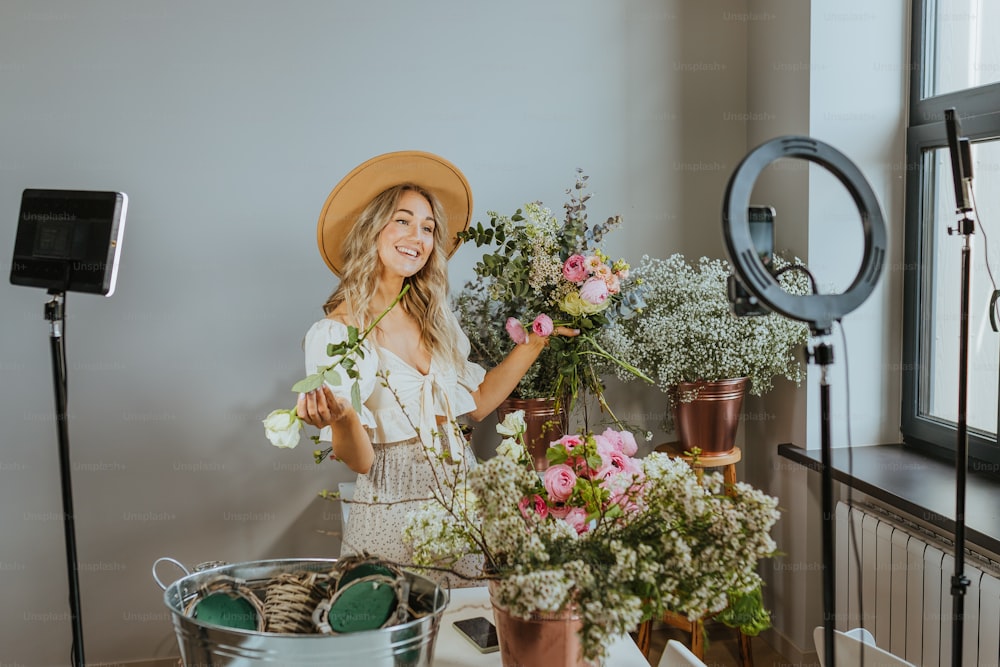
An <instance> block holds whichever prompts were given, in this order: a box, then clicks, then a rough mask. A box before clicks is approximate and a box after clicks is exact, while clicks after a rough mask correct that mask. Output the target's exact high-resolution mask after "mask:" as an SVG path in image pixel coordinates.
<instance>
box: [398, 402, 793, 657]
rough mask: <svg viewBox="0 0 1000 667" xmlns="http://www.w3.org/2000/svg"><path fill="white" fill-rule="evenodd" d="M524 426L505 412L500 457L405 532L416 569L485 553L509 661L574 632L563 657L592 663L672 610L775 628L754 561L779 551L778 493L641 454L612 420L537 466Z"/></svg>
mask: <svg viewBox="0 0 1000 667" xmlns="http://www.w3.org/2000/svg"><path fill="white" fill-rule="evenodd" d="M524 426H525V425H524V421H523V418H522V416H521V415H520V413H513V414H511V415H510V416H509V417H508V418H507V419H506V420H504V422H503V423H502V424H500V425H499V426H498V427H497V431H498V432H499V433H501V434H502V435H505V436H507V437H505V438H504V440H503V441H502V442H501V445H500V447H499V448H498V455H497V456H495V457H493V458H491V459H489V460H488V461H486V462H485V463H482V464H480V465H479V466H478V467H476V468H474V469H473V470H472V471H471V472H469V474H468V476H467V477H466V478H459V477H455V478H449V480H447V481H448V483H447V484H446V485H445V486H446V488H438V489H436V490H434V491H433V495H434V499H432V500H430V501H428V502H427V503H425V504H424V506H423V507H422V508H421V509H420V510H418V511H417V512H414V513H413V514H411V515H410V519H409V523H408V525H407V528H406V529H405V534H404V539H405V540H406V541H407V542H409V543H410V544H411V545H412V547H413V554H414V561H415V564H416V565H418V566H422V567H425V568H429V569H439V570H446V571H447V570H449V569H450V568H452V566H453V565H454V563H456V562H457V561H459V560H461V559H463V558H466V557H468V556H469V555H478V556H479V557H481V558H482V559H483V562H484V574H483V576H482V579H485V580H486V581H487V582H489V586H490V591H491V597H492V600H493V606H494V610H495V616H496V618H497V626H498V631H499V635H500V648H501V653H502V655H503V660H504V664H505V665H508V664H524V665H536V664H540V663H539V661H538V660H537V656H538V654H539V653H544V652H545V649H546V648H547V649H549V650H551V647H552V645H553V644H560V645H573V643H574V642H577V644H576V645H577V647H578V650H575V651H568V653H569V654H570V657H571V660H570V662H568V663H559V667H563V665H564V664H572V665H589V664H593V663H592V661H595V660H597V659H599V658H600V657H601V656H602V655H603V654H604V653H605V651H606V649H607V646H608V645H609V643H610V640H611V639H612V638H613V637H614V636H616V635H622V634H625V633H627V632H629V631H632V630H634V629H635V628H636V627H637V626H638V624H639V623H640V622H642V621H645V620H648V619H650V618H656V617H659V614H661V613H662V612H663V611H664V610H666V609H670V610H672V611H675V612H677V613H681V614H684V615H685V616H687V617H688V618H689V619H690V620H696V619H701V618H705V617H707V616H711V615H715V614H717V613H719V612H720V611H722V610H724V609H727V608H735V609H738V610H739V612H740V613H739V614H738V616H735V617H733V619H730V620H731V621H732V622H733V623H734V625H736V626H738V627H741V628H742V629H745V630H747V631H749V632H752V633H753V634H756V632H758V631H759V630H760V629H762V628H763V627H767V625H768V619H769V615H768V614H767V612H766V611H765V610H764V609H763V606H762V602H761V598H760V597H759V595H756V593H757V592H758V591H759V588H760V585H761V578H760V576H759V574H758V571H757V570H758V564H759V561H760V559H762V558H765V557H769V556H771V555H773V554H774V552H775V548H776V545H775V543H774V541H773V540H772V539H771V537H770V530H771V527H772V526H773V525H774V523H775V521H776V520H777V519H778V516H779V514H778V511H777V499H775V498H773V497H771V496H768V495H766V494H764V493H762V492H761V491H759V490H757V489H755V488H753V487H752V486H750V485H748V484H745V483H742V482H739V483H736V484H735V485H732V486H730V487H727V488H725V489H724V487H723V481H722V477H721V476H720V475H718V474H707V475H704V477H703V478H702V479H701V480H700V481H699V478H698V476H697V474H696V473H695V471H694V470H693V469H692V468H691V467H690V466H689V465H688V464H687V463H685V462H684V461H683V460H681V459H676V458H671V457H669V456H667V455H666V454H662V453H660V452H653V453H651V454H649V455H648V456H646V457H644V458H642V459H636V458H634V455H635V453H636V449H637V447H636V441H635V438H634V437H633V436H632V434H631V433H629V432H628V431H616V430H614V429H611V428H608V429H607V430H605V431H604V432H603V433H599V434H598V433H582V434H569V435H565V436H563V437H562V438H560V439H559V440H558V441H556V442H553V443H552V446H551V447H550V448H549V450H548V457H549V461H550V463H551V464H552V465H551V466H550V467H549V468H548V469H547V470H546V471H545V473H544V474H539V473H537V472H536V471H535V470H534V469H533V467H532V464H531V458H530V456H529V455H528V454H527V453H526V451H525V447H524V440H523V434H524ZM549 621H551V624H550V623H549ZM522 624H528V625H530V626H531V628H532V631H531V632H527V631H523V628H524V627H527V626H525V625H522ZM519 628H520V629H521V631H519ZM574 656H575V658H576V659H572V658H573V657H574ZM548 665H549V667H557V666H556V665H555V664H552V663H548Z"/></svg>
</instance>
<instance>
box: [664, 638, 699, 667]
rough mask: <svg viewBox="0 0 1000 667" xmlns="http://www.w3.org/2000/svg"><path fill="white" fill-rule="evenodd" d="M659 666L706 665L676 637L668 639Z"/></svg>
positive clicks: (683, 666)
mask: <svg viewBox="0 0 1000 667" xmlns="http://www.w3.org/2000/svg"><path fill="white" fill-rule="evenodd" d="M656 664H657V667H706V665H705V663H704V662H702V661H701V660H699V659H698V656H696V655H695V654H694V653H692V652H691V651H690V649H688V647H687V646H685V645H684V644H682V643H680V642H679V641H677V640H676V639H669V640H667V645H666V646H665V647H664V648H663V655H661V656H660V661H659V662H658V663H656Z"/></svg>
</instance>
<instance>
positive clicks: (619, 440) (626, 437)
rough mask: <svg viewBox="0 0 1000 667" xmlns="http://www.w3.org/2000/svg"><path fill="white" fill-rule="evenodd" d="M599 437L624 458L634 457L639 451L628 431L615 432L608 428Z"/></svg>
mask: <svg viewBox="0 0 1000 667" xmlns="http://www.w3.org/2000/svg"><path fill="white" fill-rule="evenodd" d="M601 435H602V436H604V437H605V438H607V440H608V441H609V442H610V443H611V444H613V445H614V446H615V448H616V449H618V451H620V452H621V453H623V454H624V455H625V456H635V453H636V452H637V451H639V446H638V445H636V444H635V436H634V435H632V433H631V432H629V431H615V430H612V429H611V428H608V429H605V431H604V433H602V434H601Z"/></svg>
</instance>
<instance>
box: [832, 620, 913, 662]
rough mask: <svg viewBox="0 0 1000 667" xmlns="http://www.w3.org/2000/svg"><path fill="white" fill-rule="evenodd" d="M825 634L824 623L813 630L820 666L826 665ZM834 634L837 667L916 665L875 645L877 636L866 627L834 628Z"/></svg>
mask: <svg viewBox="0 0 1000 667" xmlns="http://www.w3.org/2000/svg"><path fill="white" fill-rule="evenodd" d="M824 634H825V633H824V631H823V626H822V625H819V626H816V629H814V630H813V642H815V644H816V653H817V654H818V656H819V664H820V667H826V665H825V664H824V663H825V662H826V655H825V653H824V646H825V643H824V642H825V637H824ZM833 636H834V640H833V659H834V660H836V661H837V664H836V667H859V665H862V664H863V665H864V667H916V665H914V664H913V663H912V662H907V661H906V660H903V659H902V658H900V657H899V656H896V655H893V654H892V653H889V652H888V651H886V650H883V649H880V648H879V647H878V646H875V637H873V636H872V633H870V632H868V631H867V630H865V629H864V628H854V629H853V630H849V631H847V632H841V631H840V630H834V631H833Z"/></svg>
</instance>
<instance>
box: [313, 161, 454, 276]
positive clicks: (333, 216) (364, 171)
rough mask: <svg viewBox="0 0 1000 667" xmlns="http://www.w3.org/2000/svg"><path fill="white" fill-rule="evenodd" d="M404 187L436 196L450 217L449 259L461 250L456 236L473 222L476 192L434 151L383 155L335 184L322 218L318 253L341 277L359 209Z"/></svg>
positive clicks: (324, 206)
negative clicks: (409, 185)
mask: <svg viewBox="0 0 1000 667" xmlns="http://www.w3.org/2000/svg"><path fill="white" fill-rule="evenodd" d="M400 183H414V184H416V185H419V186H421V187H423V188H425V189H426V190H427V191H428V192H430V193H432V194H433V195H434V196H435V197H437V199H438V201H439V202H440V203H441V207H442V208H443V209H444V212H445V214H446V216H447V219H448V230H447V232H446V233H445V243H444V251H445V254H446V255H447V256H448V257H451V256H452V255H453V254H454V252H455V250H457V249H458V245H459V242H458V239H457V238H455V235H456V234H457V233H458V232H459V231H461V230H463V229H466V228H468V226H469V221H470V219H471V218H472V189H471V188H470V187H469V182H468V181H467V180H465V176H464V175H462V172H461V171H459V170H458V167H456V166H455V165H453V164H452V163H451V162H448V161H447V160H445V159H444V158H442V157H440V156H437V155H434V154H433V153H425V152H423V151H397V152H395V153H385V154H384V155H378V156H376V157H373V158H371V159H370V160H367V161H365V162H363V163H361V164H360V165H358V166H357V167H355V168H354V169H353V170H352V171H351V173H349V174H348V175H347V176H345V177H344V178H343V180H341V181H340V183H337V186H336V187H335V188H333V191H332V192H331V193H330V196H329V197H327V198H326V203H325V204H324V205H323V212H322V213H320V215H319V228H318V229H317V240H318V243H319V252H320V254H321V255H322V256H323V260H324V261H326V264H327V266H329V267H330V270H331V271H333V272H334V273H335V274H337V276H341V271H342V269H343V266H344V256H343V245H344V239H345V238H347V234H348V233H349V232H350V231H351V228H352V227H353V226H354V223H355V222H357V220H358V217H359V216H360V215H361V211H362V210H364V208H365V206H367V205H368V204H369V202H371V200H372V199H374V198H375V197H376V196H377V195H379V194H381V193H382V192H384V191H386V190H388V189H389V188H391V187H393V186H394V185H399V184H400Z"/></svg>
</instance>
